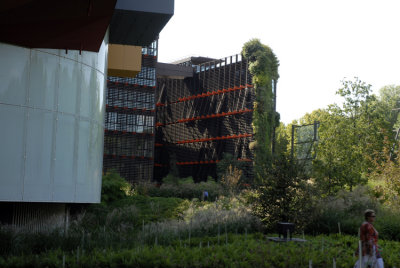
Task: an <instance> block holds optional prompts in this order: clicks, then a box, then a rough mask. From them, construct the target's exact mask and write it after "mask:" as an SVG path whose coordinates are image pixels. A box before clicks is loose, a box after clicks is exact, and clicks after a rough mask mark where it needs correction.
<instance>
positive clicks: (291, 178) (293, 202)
mask: <svg viewBox="0 0 400 268" xmlns="http://www.w3.org/2000/svg"><path fill="white" fill-rule="evenodd" d="M302 174H304V173H303V172H302V170H301V167H300V166H299V165H297V163H296V162H295V161H293V160H292V159H291V158H290V157H289V156H287V155H277V156H276V157H274V159H273V162H272V165H271V167H270V168H268V170H264V176H265V180H264V181H263V183H262V185H260V187H259V188H258V200H257V201H258V202H256V205H255V212H256V214H257V215H258V216H260V217H261V219H262V220H263V222H264V223H265V225H266V227H267V229H268V230H269V231H275V230H276V229H275V227H276V224H277V222H280V221H285V222H293V223H295V224H296V227H297V228H299V229H302V228H303V227H304V225H305V223H306V221H307V216H308V215H310V214H311V211H310V209H312V194H311V193H312V190H311V189H312V188H311V185H310V184H308V183H307V182H306V177H305V176H303V175H302Z"/></svg>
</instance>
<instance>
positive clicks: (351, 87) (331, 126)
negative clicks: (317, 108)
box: [313, 78, 387, 193]
mask: <svg viewBox="0 0 400 268" xmlns="http://www.w3.org/2000/svg"><path fill="white" fill-rule="evenodd" d="M337 94H339V95H340V96H342V97H343V98H344V103H343V105H342V107H340V106H338V105H331V106H330V107H329V108H328V109H327V112H328V114H326V113H324V114H323V118H322V120H320V122H321V125H320V128H319V135H320V142H319V145H318V155H317V158H316V160H315V161H314V165H313V168H314V171H315V174H314V175H315V177H316V179H317V183H318V184H319V186H320V187H321V188H323V189H324V190H325V191H326V192H328V193H329V192H335V191H338V190H339V189H343V188H345V187H348V188H349V189H352V188H353V187H354V186H355V185H357V184H360V183H361V184H364V183H366V181H367V174H368V173H369V169H370V168H371V167H373V162H372V161H371V158H370V157H369V156H371V155H372V153H373V152H374V151H380V150H382V148H383V146H384V143H383V141H384V137H385V134H387V133H386V131H385V127H386V122H385V119H384V117H383V116H382V114H379V113H377V112H376V109H375V107H376V105H377V102H376V98H375V96H374V95H371V85H367V84H366V83H365V82H362V81H360V80H359V79H358V78H356V79H355V80H354V81H343V87H342V88H340V89H339V90H338V92H337Z"/></svg>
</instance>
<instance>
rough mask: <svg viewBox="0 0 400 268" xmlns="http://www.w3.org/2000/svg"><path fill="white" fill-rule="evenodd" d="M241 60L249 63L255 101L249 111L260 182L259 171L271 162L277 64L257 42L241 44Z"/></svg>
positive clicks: (277, 119)
mask: <svg viewBox="0 0 400 268" xmlns="http://www.w3.org/2000/svg"><path fill="white" fill-rule="evenodd" d="M242 55H243V57H244V58H245V59H246V60H247V61H248V62H249V71H250V73H251V75H252V76H253V85H254V89H255V101H254V111H253V133H254V137H255V141H254V142H253V143H252V144H251V148H252V149H253V150H254V153H255V156H254V163H255V165H254V166H255V174H256V176H255V177H256V179H257V178H258V180H261V178H262V177H263V176H262V171H263V170H265V169H268V167H269V166H270V165H271V163H272V150H271V147H272V137H273V130H274V128H275V127H277V126H278V125H279V114H278V113H277V112H275V111H274V92H273V90H274V88H273V87H274V84H275V83H276V82H277V80H278V78H279V74H278V66H279V61H278V58H277V57H276V56H275V54H274V53H273V51H272V50H271V48H269V47H268V46H266V45H263V44H262V43H261V42H260V40H259V39H252V40H250V41H248V42H247V43H245V44H244V46H243V50H242Z"/></svg>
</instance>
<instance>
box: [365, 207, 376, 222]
mask: <svg viewBox="0 0 400 268" xmlns="http://www.w3.org/2000/svg"><path fill="white" fill-rule="evenodd" d="M372 214H375V211H373V210H372V209H367V210H366V211H365V212H364V217H365V220H368V218H369V217H371V215H372Z"/></svg>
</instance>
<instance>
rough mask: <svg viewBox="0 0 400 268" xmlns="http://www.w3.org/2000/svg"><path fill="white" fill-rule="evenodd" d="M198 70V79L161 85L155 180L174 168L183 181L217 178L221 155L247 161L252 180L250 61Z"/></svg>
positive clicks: (219, 63)
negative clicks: (187, 178)
mask: <svg viewBox="0 0 400 268" xmlns="http://www.w3.org/2000/svg"><path fill="white" fill-rule="evenodd" d="M194 68H195V77H194V78H186V79H184V80H178V79H168V78H162V79H161V78H160V79H158V81H157V93H156V100H157V104H156V106H157V107H156V122H157V123H156V144H155V146H156V149H155V159H156V160H155V178H156V179H161V178H162V177H163V176H166V175H167V174H168V172H169V170H170V167H171V166H172V165H176V166H177V167H178V169H179V175H180V176H181V177H186V176H193V177H194V178H195V179H196V180H204V179H206V178H207V176H213V177H216V163H218V161H220V160H221V158H222V154H223V153H230V154H232V155H233V156H234V157H236V158H237V159H238V160H240V161H244V162H245V163H247V168H246V169H245V175H246V176H248V177H251V176H252V159H253V153H252V152H251V150H250V149H249V143H250V142H251V141H252V140H253V130H252V127H251V122H252V109H253V102H254V89H253V86H252V85H251V76H250V74H249V72H248V66H247V62H246V61H245V60H243V59H242V58H241V56H240V55H235V56H231V57H227V58H224V59H221V60H218V61H213V62H207V63H203V64H200V65H197V66H194Z"/></svg>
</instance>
